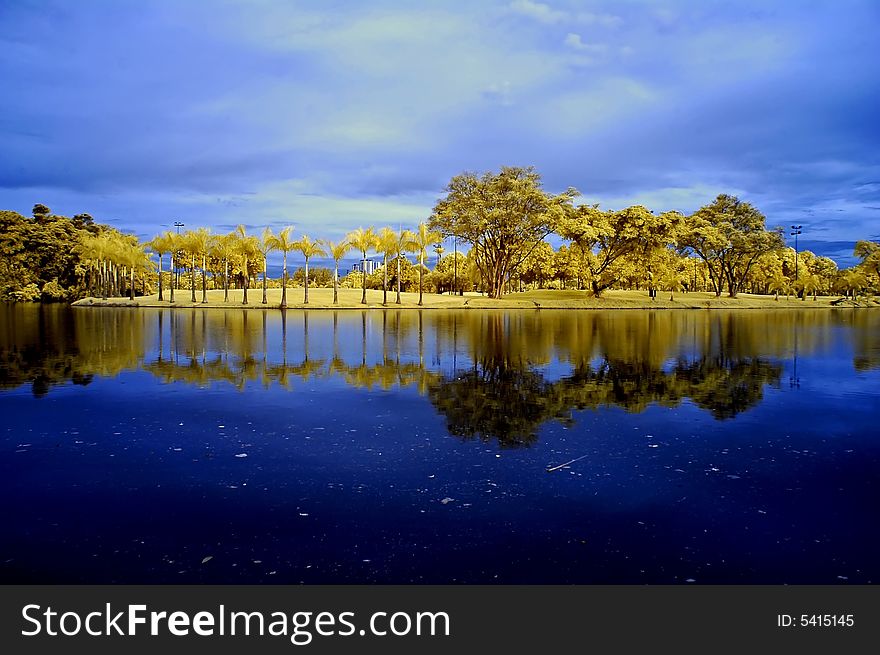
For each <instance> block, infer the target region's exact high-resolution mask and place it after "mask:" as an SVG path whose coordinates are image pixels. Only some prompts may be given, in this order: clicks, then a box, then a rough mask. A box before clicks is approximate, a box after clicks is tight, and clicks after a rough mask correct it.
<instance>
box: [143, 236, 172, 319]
mask: <svg viewBox="0 0 880 655" xmlns="http://www.w3.org/2000/svg"><path fill="white" fill-rule="evenodd" d="M172 244H173V237H172V233H171V232H170V231H166V232H164V233H162V234H159V235H156V236H155V237H153V239H152V241H149V242H148V243H147V246H148V247H149V248H150V249H151V250H152V251H153V252H155V253H156V254H157V255H158V256H159V301H160V302H161V301H162V300H163V298H162V256H163V255H164V254H165V253H166V252H170V251H171V247H172Z"/></svg>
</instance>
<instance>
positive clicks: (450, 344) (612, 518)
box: [0, 305, 880, 584]
mask: <svg viewBox="0 0 880 655" xmlns="http://www.w3.org/2000/svg"><path fill="white" fill-rule="evenodd" d="M878 394H880V312H878V311H873V310H853V309H841V310H809V309H804V310H776V311H755V310H752V311H741V312H736V311H720V310H719V311H715V310H713V311H665V312H664V311H606V312H596V311H547V310H534V311H509V312H502V311H481V310H457V311H440V310H432V311H422V312H419V311H412V310H404V311H395V310H391V309H389V310H387V311H382V310H378V311H377V310H371V311H366V312H361V311H353V310H348V311H320V310H319V311H312V312H302V311H292V310H288V311H286V312H284V313H282V312H281V311H279V310H257V309H251V310H241V309H229V310H187V309H177V310H171V309H164V310H159V309H155V310H149V309H142V310H131V309H122V308H120V309H112V308H102V309H96V308H70V307H64V306H44V307H40V306H22V305H16V306H0V415H2V416H3V429H2V446H0V485H2V492H3V498H4V502H3V503H2V509H0V512H2V526H3V527H2V536H0V580H2V581H3V582H5V583H76V582H83V583H105V582H106V583H636V584H641V583H673V584H675V583H682V584H687V583H691V584H693V583H696V584H704V583H767V584H777V583H821V584H826V583H827V584H840V583H871V582H877V581H878V580H880V564H878V557H877V553H878V552H880V539H878V538H880V521H878V509H880V507H878V500H880V485H878V483H880V438H878V433H880V430H878V427H877V426H878V410H880V395H878Z"/></svg>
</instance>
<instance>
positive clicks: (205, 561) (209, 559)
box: [202, 555, 214, 564]
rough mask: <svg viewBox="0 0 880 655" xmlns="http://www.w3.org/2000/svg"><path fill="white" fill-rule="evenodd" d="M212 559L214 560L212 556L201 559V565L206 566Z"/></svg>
mask: <svg viewBox="0 0 880 655" xmlns="http://www.w3.org/2000/svg"><path fill="white" fill-rule="evenodd" d="M212 559H214V556H213V555H208V556H207V557H204V558H202V564H207V563H208V562H210V561H211V560H212Z"/></svg>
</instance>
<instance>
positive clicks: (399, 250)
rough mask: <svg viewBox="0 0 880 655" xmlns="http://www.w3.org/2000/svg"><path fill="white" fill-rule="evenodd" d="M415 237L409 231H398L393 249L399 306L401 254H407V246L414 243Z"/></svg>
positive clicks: (398, 302)
mask: <svg viewBox="0 0 880 655" xmlns="http://www.w3.org/2000/svg"><path fill="white" fill-rule="evenodd" d="M415 238H416V235H415V234H414V233H413V232H411V231H410V230H400V231H399V232H398V233H397V243H396V244H395V248H394V251H395V253H394V258H395V259H396V260H397V304H398V305H399V304H400V258H401V257H403V253H405V252H409V250H410V248H409V244H410V243H412V242H413V241H415Z"/></svg>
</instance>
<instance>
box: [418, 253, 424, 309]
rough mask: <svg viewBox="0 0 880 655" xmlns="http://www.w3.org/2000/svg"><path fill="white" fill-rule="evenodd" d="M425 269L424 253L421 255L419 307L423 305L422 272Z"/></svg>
mask: <svg viewBox="0 0 880 655" xmlns="http://www.w3.org/2000/svg"><path fill="white" fill-rule="evenodd" d="M424 271H425V265H424V254H420V255H419V307H421V306H422V273H423V272H424Z"/></svg>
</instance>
